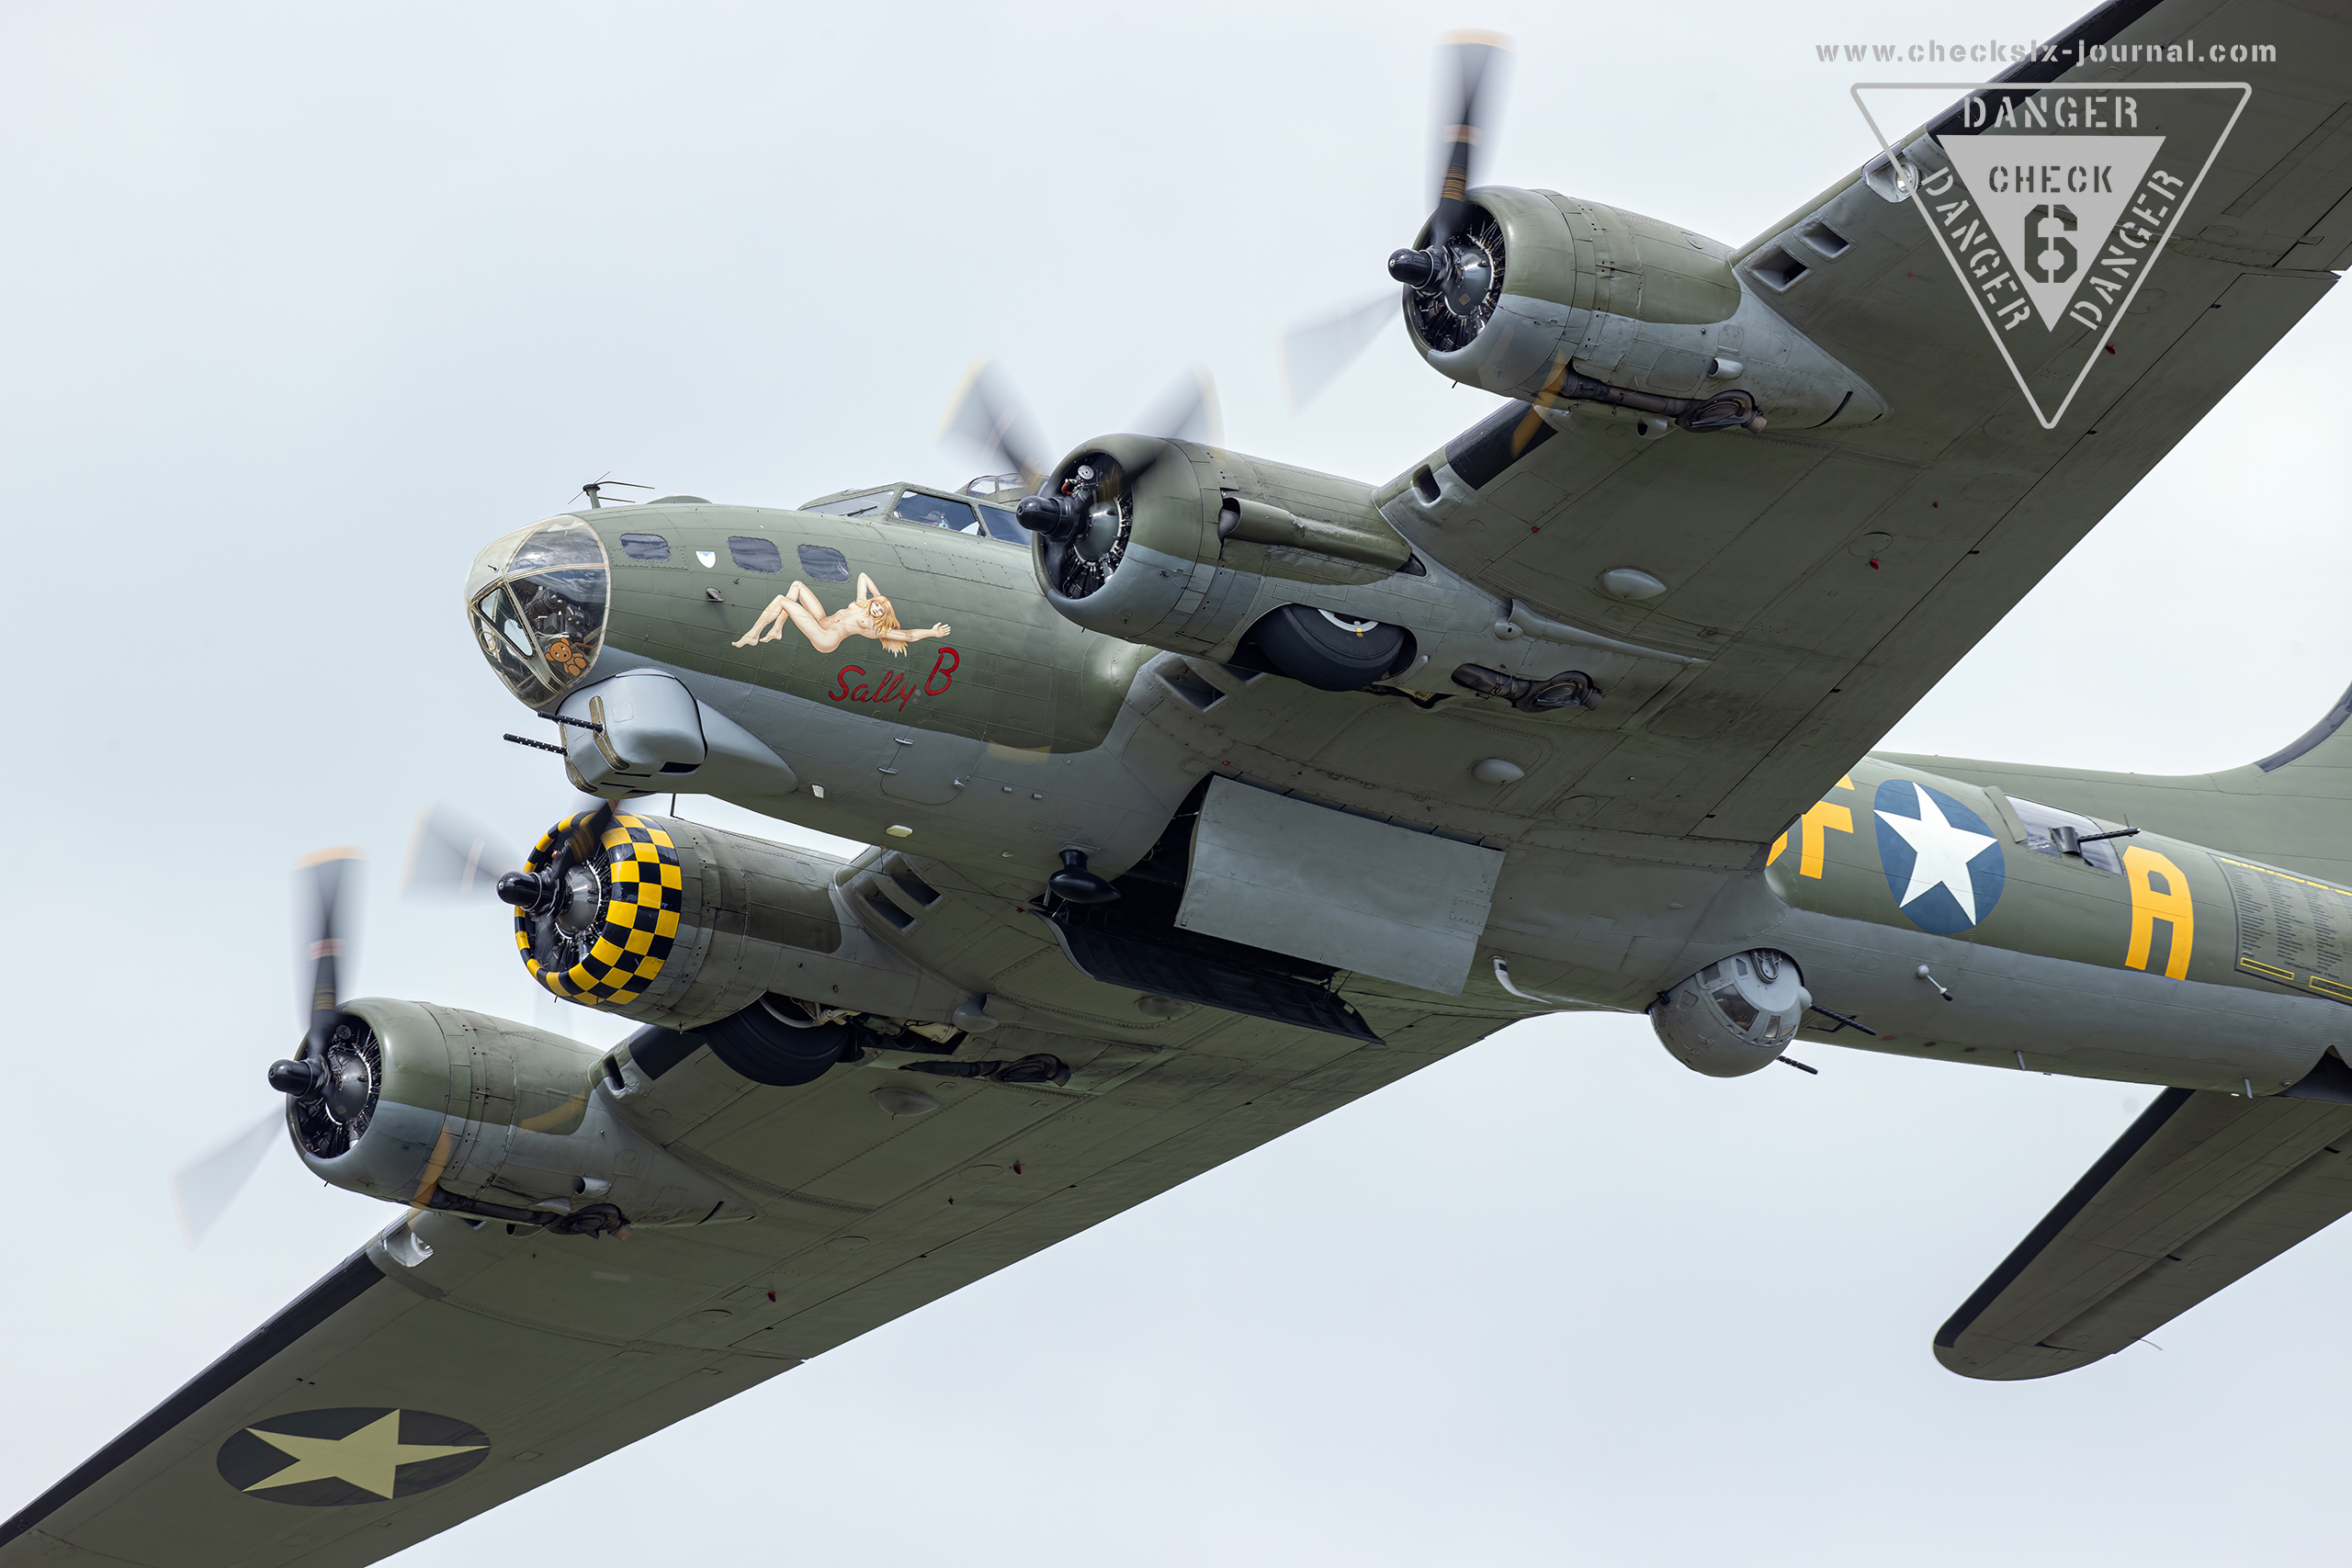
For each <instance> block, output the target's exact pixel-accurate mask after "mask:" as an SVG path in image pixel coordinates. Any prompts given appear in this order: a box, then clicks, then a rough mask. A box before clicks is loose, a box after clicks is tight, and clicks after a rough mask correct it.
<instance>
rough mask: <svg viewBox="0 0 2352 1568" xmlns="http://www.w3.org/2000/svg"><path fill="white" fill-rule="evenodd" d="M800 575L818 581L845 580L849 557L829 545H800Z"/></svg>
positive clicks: (846, 579) (847, 574)
mask: <svg viewBox="0 0 2352 1568" xmlns="http://www.w3.org/2000/svg"><path fill="white" fill-rule="evenodd" d="M800 575H801V576H803V577H813V578H815V579H816V580H817V581H820V582H847V581H849V558H848V557H847V556H845V555H843V554H842V553H841V551H839V550H837V549H834V548H833V547H831V546H830V545H803V546H801V547H800Z"/></svg>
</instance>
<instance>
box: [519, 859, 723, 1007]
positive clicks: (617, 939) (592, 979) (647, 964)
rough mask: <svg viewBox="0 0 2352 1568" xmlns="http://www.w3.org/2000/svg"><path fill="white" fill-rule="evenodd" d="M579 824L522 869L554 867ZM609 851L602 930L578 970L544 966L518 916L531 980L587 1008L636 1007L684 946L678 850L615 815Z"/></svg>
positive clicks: (575, 966) (521, 948) (682, 885)
mask: <svg viewBox="0 0 2352 1568" xmlns="http://www.w3.org/2000/svg"><path fill="white" fill-rule="evenodd" d="M582 815H584V813H583V814H582ZM579 820H580V818H579V817H576V816H575V817H567V818H564V819H563V820H562V821H560V822H559V823H557V824H556V825H555V826H554V827H553V828H550V829H548V832H547V836H546V837H545V838H542V839H541V840H539V841H538V843H537V846H535V847H534V848H533V849H532V851H531V857H530V859H529V860H527V861H526V862H525V863H524V868H525V869H526V870H528V871H537V870H539V869H540V868H541V867H543V866H545V865H546V864H547V863H548V862H549V861H551V860H553V859H554V858H555V852H556V846H557V845H558V844H559V843H560V842H561V841H562V840H563V836H564V835H565V834H566V833H569V832H571V829H572V825H573V824H574V823H577V822H578V821H579ZM603 848H604V854H605V884H606V886H607V889H608V893H607V897H605V908H604V916H605V919H604V923H603V925H602V926H601V927H599V928H598V930H597V932H596V940H595V941H594V942H591V943H589V945H588V950H587V951H586V952H585V953H582V955H581V958H580V962H579V963H577V964H573V965H572V966H571V968H569V969H562V970H558V969H554V968H551V967H548V966H547V965H543V964H540V963H539V961H538V960H537V959H536V958H534V957H532V956H531V930H530V923H529V921H528V919H526V917H525V916H524V915H523V914H522V913H521V912H520V911H518V912H517V913H516V915H515V947H516V948H517V949H518V950H519V951H520V952H521V953H522V954H523V964H524V966H525V967H526V968H527V969H529V970H530V972H531V978H533V979H535V980H537V982H538V983H539V984H540V985H542V986H545V987H547V988H548V990H550V991H553V992H554V993H555V994H556V995H557V996H559V997H562V998H565V999H567V1000H569V1001H575V1002H579V1003H581V1004H582V1005H583V1006H587V1007H600V1006H603V1005H604V1004H605V1003H607V1002H633V1001H635V1000H636V999H637V998H639V997H640V996H643V995H644V994H645V987H647V986H649V985H650V984H651V983H652V982H653V978H654V976H658V975H660V974H661V973H662V964H666V963H668V962H669V958H670V949H671V948H672V947H673V946H674V945H675V944H676V942H677V940H678V911H679V909H680V908H681V907H682V906H683V905H684V901H685V877H684V873H682V872H681V871H680V870H679V867H678V848H677V846H676V845H675V844H673V843H672V842H671V840H670V835H669V834H667V833H665V832H663V831H662V829H659V828H655V827H650V826H649V825H648V824H647V823H646V822H645V821H644V820H643V819H642V818H636V817H630V816H627V815H624V814H622V813H619V812H616V813H614V815H613V825H612V826H611V827H609V828H607V829H605V838H604V846H603Z"/></svg>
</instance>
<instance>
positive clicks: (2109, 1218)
mask: <svg viewBox="0 0 2352 1568" xmlns="http://www.w3.org/2000/svg"><path fill="white" fill-rule="evenodd" d="M2340 1071H2341V1069H2339V1072H2340ZM2346 1076H2347V1077H2352V1075H2346ZM2346 1213H2352V1104H2339V1103H2335V1102H2331V1101H2328V1100H2294V1099H2287V1098H2283V1097H2279V1096H2270V1097H2267V1098H2264V1099H2259V1100H2241V1099H2238V1098H2237V1097H2235V1096H2233V1095H2227V1094H2216V1093H2213V1092H2212V1091H2211V1090H2205V1089H2166V1090H2165V1092H2164V1093H2162V1094H2160V1095H2158V1096H2157V1097H2156V1099H2155V1100H2154V1101H2153V1102H2152V1103H2151V1104H2150V1105H2149V1106H2148V1109H2147V1110H2146V1111H2143V1112H2142V1113H2141V1115H2140V1118H2139V1120H2137V1121H2136V1122H2132V1124H2131V1127H2130V1128H2128V1129H2127V1130H2126V1131H2125V1132H2124V1134H2123V1135H2122V1136H2121V1137H2120V1138H2119V1139H2117V1140H2116V1142H2115V1145H2114V1146H2113V1147H2112V1148H2110V1149H2109V1150H2108V1151H2107V1153H2106V1154H2105V1155H2103V1156H2100V1158H2099V1160H2098V1164H2096V1165H2094V1166H2092V1167H2091V1168H2090V1169H2089V1170H2088V1171H2086V1172H2085V1173H2084V1176H2083V1179H2081V1180H2080V1181H2078V1182H2076V1183H2075V1187H2074V1190H2072V1191H2070V1192H2068V1193H2067V1194H2066V1196H2065V1197H2064V1198H2063V1199H2061V1200H2060V1201H2059V1203H2058V1206H2057V1207H2056V1208H2054V1209H2052V1210H2051V1211H2050V1213H2049V1214H2048V1215H2047V1216H2045V1217H2044V1218H2043V1220H2042V1222H2041V1224H2038V1225H2036V1226H2035V1227H2034V1228H2033V1231H2032V1233H2031V1234H2030V1235H2028V1236H2027V1237H2026V1238H2025V1240H2023V1241H2022V1242H2019V1243H2018V1247H2017V1249H2016V1250H2015V1251H2013V1252H2011V1253H2010V1254H2009V1256H2008V1257H2007V1258H2006V1259H2004V1260H2003V1262H2002V1264H2001V1266H2000V1267H1999V1268H1998V1269H1995V1270H1994V1271H1993V1273H1992V1276H1991V1277H1990V1278H1989V1279H1987V1280H1985V1282H1984V1283H1983V1284H1982V1285H1980V1286H1978V1287H1977V1289H1976V1292H1975V1294H1973V1295H1972V1296H1970V1297H1969V1298H1968V1300H1967V1302H1966V1303H1963V1304H1962V1307H1961V1309H1960V1310H1959V1311H1958V1312H1956V1313H1954V1314H1952V1315H1951V1321H1950V1322H1948V1323H1946V1324H1945V1325H1943V1327H1942V1328H1940V1329H1939V1330H1938V1331H1937V1334H1936V1359H1938V1360H1939V1361H1941V1362H1942V1363H1943V1364H1944V1365H1945V1366H1946V1367H1948V1368H1950V1369H1951V1371H1955V1372H1958V1373H1960V1374H1961V1375H1962V1376H1963V1377H1972V1378H1985V1379H1988V1380H1993V1381H2010V1380H2016V1379H2022V1378H2046V1377H2050V1376H2052V1375H2054V1374H2056V1373H2059V1372H2064V1371H2073V1370H2074V1369H2075V1368H2076V1367H2080V1366H2086V1365H2087V1364H2089V1363H2090V1362H2092V1361H2096V1360H2098V1359H2101V1358H2102V1357H2106V1356H2111V1355H2113V1354H2115V1352H2116V1351H2118V1350H2120V1349H2123V1348H2126V1347H2127V1346H2130V1345H2131V1344H2132V1343H2134V1342H2135V1341H2137V1340H2138V1339H2140V1338H2141V1337H2143V1336H2145V1335H2148V1334H2152V1333H2154V1331H2155V1330H2156V1329H2157V1328H2159V1327H2161V1326H2163V1325H2165V1324H2166V1323H2169V1322H2170V1321H2172V1319H2174V1318H2175V1317H2177V1316H2178V1315H2179V1314H2182V1313H2184V1312H2187V1311H2188V1309H2189V1308H2190V1307H2193V1306H2195V1305H2196V1304H2197V1303H2199V1302H2201V1301H2203V1300H2204V1299H2205V1298H2206V1297H2208V1296H2210V1295H2212V1294H2213V1293H2214V1292H2217V1291H2220V1290H2221V1289H2222V1287H2223V1286H2226V1285H2229V1284H2231V1283H2233V1281H2235V1280H2239V1279H2242V1278H2244V1277H2245V1275H2247V1274H2249V1273H2251V1272H2253V1271H2254V1270H2255V1269H2258V1268H2260V1267H2261V1266H2262V1265H2263V1264H2265V1263H2267V1262H2268V1261H2269V1260H2270V1259H2272V1258H2276V1257H2278V1255H2279V1254H2280V1253H2282V1252H2284V1251H2286V1250H2287V1249H2288V1248H2289V1247H2292V1246H2294V1245H2295V1244H2296V1243H2297V1242H2300V1241H2301V1240H2303V1239H2304V1238H2306V1237H2308V1236H2311V1235H2315V1234H2317V1233H2318V1232H2319V1231H2321V1230H2323V1229H2324V1228H2325V1227H2326V1226H2328V1225H2330V1224H2334V1223H2335V1221H2336V1220H2338V1219H2341V1218H2342V1217H2343V1216H2344V1215H2345V1214H2346Z"/></svg>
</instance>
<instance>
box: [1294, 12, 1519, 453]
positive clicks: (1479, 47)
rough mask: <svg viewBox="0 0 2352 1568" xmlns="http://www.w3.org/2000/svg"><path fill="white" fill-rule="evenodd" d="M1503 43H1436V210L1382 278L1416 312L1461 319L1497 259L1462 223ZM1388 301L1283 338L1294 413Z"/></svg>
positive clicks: (1335, 373)
mask: <svg viewBox="0 0 2352 1568" xmlns="http://www.w3.org/2000/svg"><path fill="white" fill-rule="evenodd" d="M1509 53H1510V40H1509V39H1505V38H1503V37H1502V36H1501V35H1500V34H1498V33H1487V32H1458V33H1450V34H1448V35H1447V36H1446V39H1445V40H1444V42H1442V43H1441V44H1440V45H1439V46H1438V61H1439V87H1438V92H1439V95H1440V96H1439V100H1438V128H1437V140H1438V152H1439V156H1440V159H1441V161H1442V168H1441V171H1440V173H1439V175H1438V186H1437V205H1436V207H1435V208H1434V209H1433V210H1431V212H1430V220H1429V243H1427V244H1425V245H1423V246H1421V247H1420V248H1419V249H1418V250H1401V251H1397V252H1396V253H1394V254H1391V255H1390V256H1389V258H1388V276H1391V277H1393V278H1395V279H1396V280H1397V282H1399V283H1401V284H1404V285H1405V286H1406V287H1407V288H1410V289H1411V290H1412V291H1413V297H1414V301H1415V303H1416V304H1417V305H1418V306H1419V308H1420V309H1421V310H1422V311H1423V312H1424V314H1425V315H1426V314H1428V313H1429V312H1430V310H1431V309H1432V308H1434V309H1435V310H1440V311H1442V312H1444V313H1445V314H1446V315H1450V316H1453V317H1454V318H1457V319H1466V318H1468V317H1470V316H1471V315H1472V314H1473V312H1475V311H1476V310H1478V309H1479V308H1480V306H1481V305H1482V303H1483V302H1484V301H1485V299H1486V297H1487V292H1488V291H1489V290H1490V289H1491V288H1493V286H1494V281H1495V258H1494V256H1493V254H1492V253H1491V251H1490V250H1489V249H1488V248H1487V244H1486V243H1484V242H1483V240H1482V239H1481V237H1480V236H1478V235H1477V234H1476V232H1474V231H1473V230H1474V228H1475V226H1474V225H1473V224H1472V223H1471V222H1470V221H1469V220H1470V219H1471V216H1472V214H1471V208H1470V203H1469V192H1470V190H1471V188H1472V187H1473V186H1476V184H1477V183H1478V182H1477V168H1478V162H1479V154H1480V149H1481V147H1482V145H1483V143H1484V141H1485V140H1486V130H1487V120H1486V118H1484V117H1485V115H1486V114H1487V111H1489V110H1491V108H1492V107H1493V98H1494V96H1495V93H1496V89H1497V88H1498V86H1499V85H1500V79H1501V72H1500V69H1499V67H1500V64H1501V62H1502V60H1503V57H1504V56H1505V55H1507V54H1509ZM1396 318H1397V297H1396V296H1395V295H1393V294H1390V293H1387V292H1386V291H1385V290H1384V291H1383V292H1382V293H1381V294H1380V295H1379V296H1378V297H1376V298H1374V299H1368V300H1366V301H1365V302H1364V303H1363V304H1361V305H1352V306H1350V307H1348V308H1347V309H1345V310H1340V311H1338V312H1336V313H1334V314H1331V315H1328V316H1318V317H1316V318H1314V319H1313V320H1311V321H1305V322H1302V323H1300V324H1299V325H1297V326H1295V327H1293V328H1292V329H1291V330H1290V331H1289V332H1287V333H1284V334H1283V340H1282V344H1281V345H1280V349H1279V351H1278V352H1279V355H1280V358H1281V362H1282V373H1283V391H1284V393H1285V394H1286V395H1287V396H1288V397H1289V399H1290V404H1291V408H1292V409H1293V411H1294V412H1295V411H1296V410H1298V409H1301V408H1304V407H1306V404H1307V403H1309V402H1311V401H1312V400H1314V399H1315V398H1316V397H1317V395H1318V394H1319V393H1321V392H1322V391H1323V390H1324V389H1326V388H1328V387H1329V386H1330V384H1331V383H1332V382H1333V381H1336V380H1338V379H1339V378H1340V372H1342V371H1344V370H1345V369H1347V367H1349V366H1351V365H1352V364H1354V363H1355V361H1356V359H1357V358H1358V357H1359V356H1360V355H1363V351H1364V350H1365V349H1367V348H1369V347H1371V346H1372V342H1373V340H1374V338H1376V337H1378V336H1379V335H1380V334H1381V333H1382V332H1383V331H1384V330H1385V328H1386V327H1387V325H1388V323H1389V322H1390V321H1394V320H1396Z"/></svg>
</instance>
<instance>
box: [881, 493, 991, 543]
mask: <svg viewBox="0 0 2352 1568" xmlns="http://www.w3.org/2000/svg"><path fill="white" fill-rule="evenodd" d="M899 521H900V522H902V523H928V524H929V525H932V526H933V527H934V528H949V529H953V530H954V531H955V532H956V533H958V534H977V533H978V532H979V531H980V524H979V519H978V518H977V517H974V516H973V515H972V509H971V508H970V507H969V506H967V505H966V504H965V503H964V502H960V501H949V500H947V499H946V498H945V497H944V496H936V495H925V494H923V493H922V491H912V490H910V491H907V493H906V494H904V495H902V496H900V497H899Z"/></svg>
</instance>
